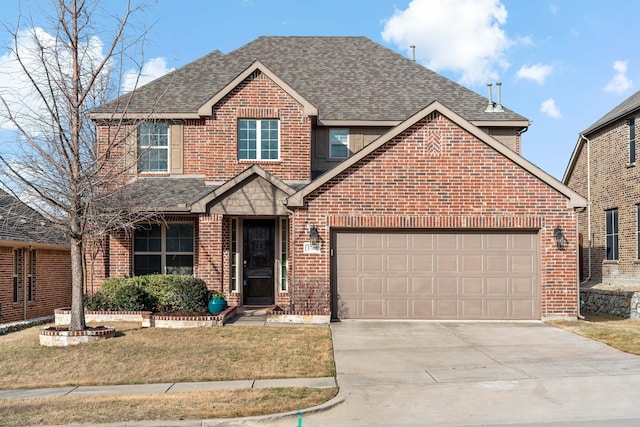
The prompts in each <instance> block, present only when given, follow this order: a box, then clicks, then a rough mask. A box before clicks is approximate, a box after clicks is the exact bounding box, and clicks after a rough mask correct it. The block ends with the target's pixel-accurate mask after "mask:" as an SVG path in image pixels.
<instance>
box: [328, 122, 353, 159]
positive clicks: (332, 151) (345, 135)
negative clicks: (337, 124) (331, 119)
mask: <svg viewBox="0 0 640 427" xmlns="http://www.w3.org/2000/svg"><path fill="white" fill-rule="evenodd" d="M329 157H331V158H332V159H346V158H347V157H349V129H330V130H329Z"/></svg>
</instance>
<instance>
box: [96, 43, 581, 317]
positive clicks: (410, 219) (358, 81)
mask: <svg viewBox="0 0 640 427" xmlns="http://www.w3.org/2000/svg"><path fill="white" fill-rule="evenodd" d="M91 114H92V115H91V116H92V118H93V120H94V121H95V122H96V125H97V132H98V144H99V145H103V146H104V145H106V142H107V141H109V139H110V138H113V135H114V134H115V132H114V131H113V128H114V124H115V123H116V121H115V119H121V118H123V117H124V118H125V119H128V120H130V121H131V123H132V124H131V127H132V128H133V131H132V132H131V134H132V135H133V136H132V137H129V138H127V142H126V143H125V144H124V145H125V146H127V147H129V149H130V150H131V152H132V153H133V155H132V157H137V159H130V160H129V165H135V170H134V171H130V172H129V178H130V180H129V182H128V186H129V189H130V190H131V192H132V194H134V195H135V194H137V195H139V197H140V200H144V202H141V203H140V204H141V205H144V206H145V207H146V208H149V209H155V210H157V211H158V212H162V213H163V214H164V217H165V220H164V221H163V222H161V223H158V224H141V226H140V228H139V229H138V230H137V231H136V232H135V235H134V236H127V235H126V234H125V233H120V234H117V233H116V234H113V235H112V236H111V237H110V239H109V240H108V241H107V242H106V244H105V246H104V248H105V250H104V251H103V253H101V254H99V255H98V256H97V257H96V259H97V260H98V262H97V265H96V266H95V268H94V269H93V271H94V275H93V281H94V283H96V284H99V283H100V281H101V280H102V279H103V278H104V277H107V276H125V275H138V274H143V273H154V272H169V273H173V272H182V273H189V274H195V275H196V276H198V277H200V278H202V279H204V280H205V281H206V283H207V284H208V286H209V287H210V288H211V289H216V290H222V291H224V292H225V293H226V294H227V295H228V296H229V301H230V303H231V304H236V305H239V306H245V307H246V306H256V305H258V306H265V305H272V304H277V305H279V306H280V307H283V308H285V309H291V310H295V311H306V312H309V311H311V312H315V313H318V312H320V313H329V312H331V313H332V315H333V316H334V317H340V318H421V319H451V318H454V319H458V318H465V319H539V318H541V317H558V316H560V317H574V318H575V317H576V315H577V266H576V258H577V255H576V253H577V252H576V241H577V236H576V213H575V211H574V209H576V208H580V207H583V206H584V205H585V200H584V199H583V198H582V197H581V196H579V195H578V194H576V193H575V192H573V191H572V190H570V189H569V188H568V187H566V186H564V185H563V184H562V183H560V182H559V181H557V180H555V179H553V178H552V177H551V176H549V175H548V174H546V173H545V172H543V171H542V170H540V169H539V168H537V167H536V166H534V165H533V164H531V163H530V162H528V161H527V160H525V159H524V158H522V157H521V156H520V142H521V137H520V135H521V133H522V132H523V131H525V130H526V129H527V127H528V126H529V124H530V123H529V121H528V120H527V119H526V118H524V117H522V116H521V115H519V114H517V113H515V112H513V111H511V110H509V109H507V108H504V107H503V106H502V105H500V103H495V102H493V101H492V100H491V99H487V98H485V97H483V96H480V95H478V94H476V93H475V92H473V91H470V90H468V89H466V88H464V87H462V86H460V85H458V84H456V83H454V82H452V81H450V80H448V79H446V78H444V77H442V76H440V75H438V74H436V73H434V72H432V71H430V70H428V69H426V68H424V67H422V66H421V65H419V64H416V63H415V62H413V61H412V60H410V59H407V58H404V57H402V56H400V55H398V54H396V53H394V52H392V51H391V50H389V49H387V48H385V47H383V46H380V45H378V44H377V43H374V42H372V41H371V40H368V39H366V38H362V37H261V38H259V39H257V40H255V41H253V42H251V43H249V44H247V45H245V46H242V47H240V48H239V49H237V50H235V51H233V52H230V53H228V54H223V53H221V52H219V51H215V52H213V53H211V54H209V55H207V56H205V57H203V58H200V59H198V60H196V61H194V62H192V63H190V64H187V65H186V66H184V67H182V68H180V69H178V70H176V71H174V72H173V73H170V74H168V75H166V76H164V77H162V78H160V79H157V80H156V81H154V82H151V83H149V84H147V85H145V86H143V87H141V88H139V89H137V90H136V91H134V92H132V93H131V94H129V95H127V96H124V97H122V98H120V99H118V100H116V101H114V102H112V103H109V104H106V105H104V106H102V107H100V108H98V109H96V110H94V111H93V112H92V113H91ZM125 151H126V152H128V150H125ZM125 163H126V162H125ZM123 167H125V168H126V166H123ZM554 233H555V234H554ZM558 233H562V236H563V237H564V239H565V241H566V242H569V244H568V245H566V246H563V247H562V248H561V249H558V247H557V245H556V237H554V236H555V235H557V234H558Z"/></svg>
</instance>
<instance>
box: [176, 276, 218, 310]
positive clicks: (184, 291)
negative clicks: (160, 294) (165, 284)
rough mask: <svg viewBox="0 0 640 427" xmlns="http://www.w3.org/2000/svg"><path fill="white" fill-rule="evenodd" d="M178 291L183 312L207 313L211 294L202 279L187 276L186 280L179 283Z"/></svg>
mask: <svg viewBox="0 0 640 427" xmlns="http://www.w3.org/2000/svg"><path fill="white" fill-rule="evenodd" d="M177 291H178V295H179V296H180V302H181V305H182V310H184V311H194V312H198V313H202V312H205V311H207V305H208V304H209V297H210V295H211V293H210V292H209V290H208V289H207V286H206V285H205V284H204V281H202V279H196V278H195V277H189V276H187V277H186V280H184V281H181V282H179V284H178V287H177Z"/></svg>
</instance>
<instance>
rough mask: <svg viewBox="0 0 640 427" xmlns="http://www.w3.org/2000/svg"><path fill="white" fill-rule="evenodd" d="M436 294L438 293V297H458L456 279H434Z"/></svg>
mask: <svg viewBox="0 0 640 427" xmlns="http://www.w3.org/2000/svg"><path fill="white" fill-rule="evenodd" d="M436 292H437V293H438V295H458V278H457V277H438V278H436Z"/></svg>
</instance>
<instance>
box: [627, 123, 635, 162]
mask: <svg viewBox="0 0 640 427" xmlns="http://www.w3.org/2000/svg"><path fill="white" fill-rule="evenodd" d="M627 123H628V124H629V164H631V165H632V164H634V163H635V162H636V119H634V118H631V119H629V120H627Z"/></svg>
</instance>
